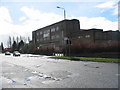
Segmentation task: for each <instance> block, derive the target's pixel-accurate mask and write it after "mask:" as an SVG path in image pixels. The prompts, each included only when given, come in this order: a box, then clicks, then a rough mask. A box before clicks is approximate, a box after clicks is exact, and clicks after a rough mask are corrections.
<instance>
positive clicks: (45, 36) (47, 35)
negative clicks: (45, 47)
mask: <svg viewBox="0 0 120 90" xmlns="http://www.w3.org/2000/svg"><path fill="white" fill-rule="evenodd" d="M43 38H44V40H49V39H50V30H46V31H44V34H43Z"/></svg>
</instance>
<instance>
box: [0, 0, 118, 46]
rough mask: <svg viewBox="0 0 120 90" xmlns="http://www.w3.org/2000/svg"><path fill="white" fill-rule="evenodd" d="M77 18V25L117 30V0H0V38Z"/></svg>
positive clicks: (5, 38)
mask: <svg viewBox="0 0 120 90" xmlns="http://www.w3.org/2000/svg"><path fill="white" fill-rule="evenodd" d="M57 6H60V7H63V8H65V10H66V18H67V19H78V20H79V21H80V28H81V29H90V28H100V29H103V30H104V31H106V30H118V0H0V42H3V43H4V46H6V43H7V41H8V37H9V36H11V37H13V36H15V37H16V36H25V37H27V36H30V38H31V37H32V31H34V30H36V29H38V28H41V27H44V26H47V25H50V24H52V23H55V22H58V21H61V20H63V10H62V9H58V8H56V7H57Z"/></svg>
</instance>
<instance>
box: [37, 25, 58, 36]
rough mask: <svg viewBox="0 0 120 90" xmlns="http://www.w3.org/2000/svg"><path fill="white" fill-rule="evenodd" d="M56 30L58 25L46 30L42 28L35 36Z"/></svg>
mask: <svg viewBox="0 0 120 90" xmlns="http://www.w3.org/2000/svg"><path fill="white" fill-rule="evenodd" d="M57 31H59V27H58V26H57V27H54V28H51V29H48V30H44V31H39V32H37V36H39V35H42V34H47V33H50V32H51V33H52V32H57Z"/></svg>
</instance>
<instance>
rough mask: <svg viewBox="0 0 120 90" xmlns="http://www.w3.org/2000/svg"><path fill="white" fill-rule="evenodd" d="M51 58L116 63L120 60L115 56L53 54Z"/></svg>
mask: <svg viewBox="0 0 120 90" xmlns="http://www.w3.org/2000/svg"><path fill="white" fill-rule="evenodd" d="M50 58H54V59H68V60H74V61H98V62H115V63H119V62H120V59H114V58H86V57H66V56H53V57H50Z"/></svg>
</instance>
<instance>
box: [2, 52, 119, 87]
mask: <svg viewBox="0 0 120 90" xmlns="http://www.w3.org/2000/svg"><path fill="white" fill-rule="evenodd" d="M0 60H1V61H0V64H1V67H0V68H1V71H0V74H1V77H0V82H2V85H1V87H2V88H118V77H119V73H118V64H117V63H103V62H85V61H70V60H63V59H50V58H48V56H40V55H31V54H23V55H21V56H20V57H13V56H12V55H11V56H5V55H4V54H0Z"/></svg>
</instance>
